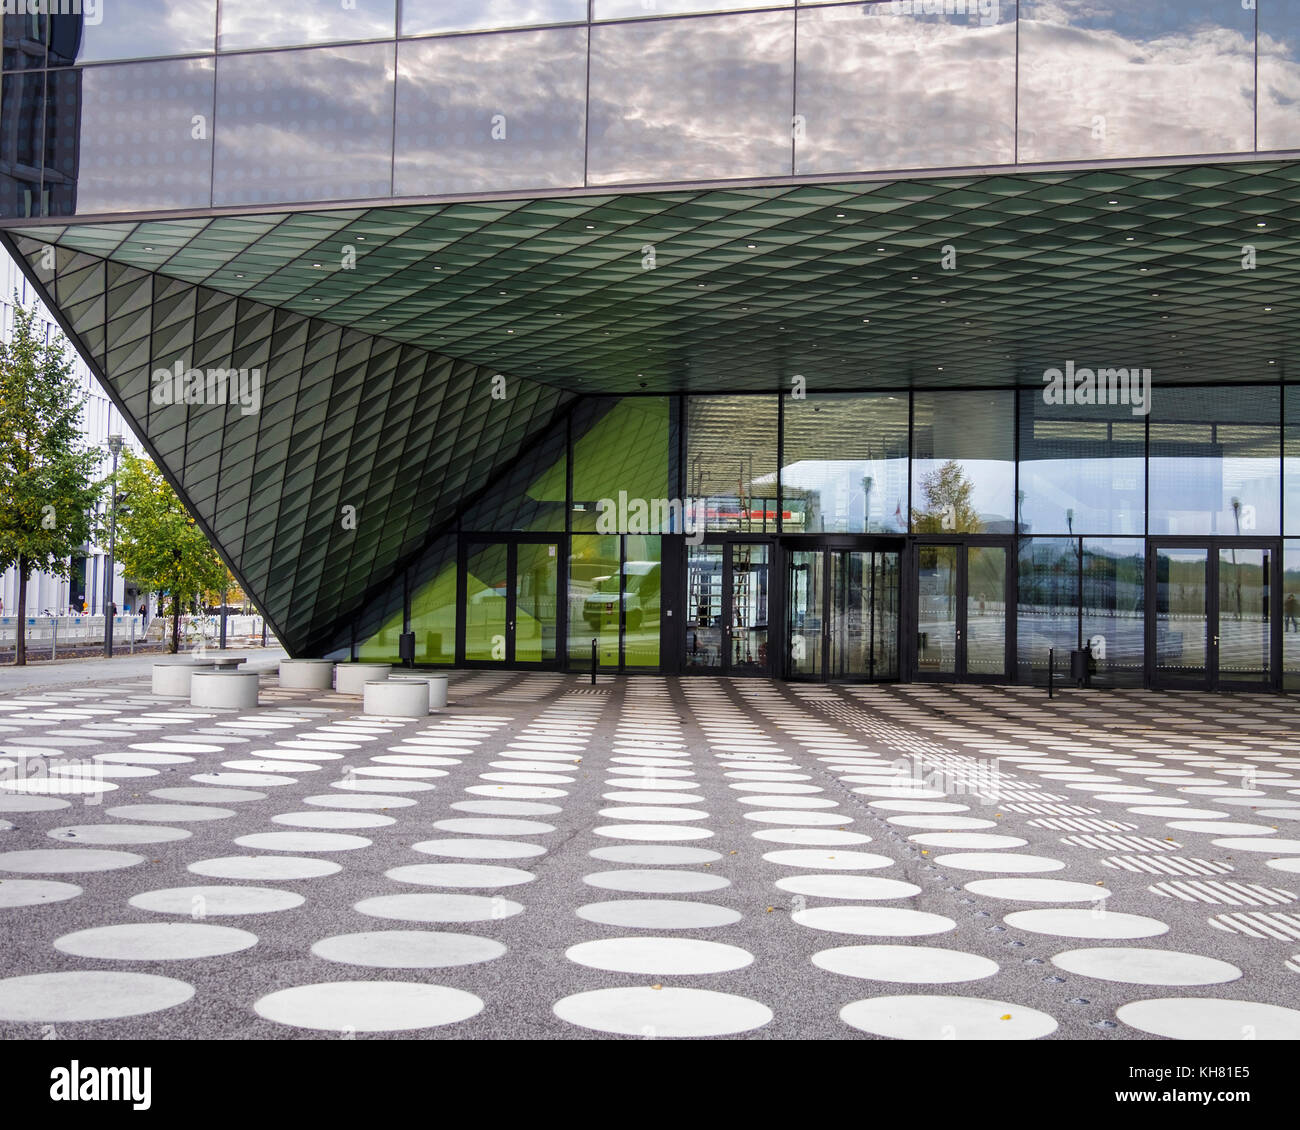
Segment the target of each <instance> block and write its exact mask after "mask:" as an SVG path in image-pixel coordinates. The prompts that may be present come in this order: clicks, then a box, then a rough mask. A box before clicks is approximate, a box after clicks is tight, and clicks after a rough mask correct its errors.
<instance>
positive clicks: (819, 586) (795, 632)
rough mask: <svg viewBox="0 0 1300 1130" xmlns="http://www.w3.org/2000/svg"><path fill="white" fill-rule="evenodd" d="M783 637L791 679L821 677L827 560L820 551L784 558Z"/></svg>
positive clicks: (797, 552) (801, 552) (792, 554)
mask: <svg viewBox="0 0 1300 1130" xmlns="http://www.w3.org/2000/svg"><path fill="white" fill-rule="evenodd" d="M786 562H787V570H788V575H787V577H786V602H787V603H786V610H787V611H786V618H787V625H786V635H787V638H788V639H789V647H790V657H789V664H788V667H787V672H788V674H789V677H790V678H792V679H820V678H821V676H822V666H823V656H822V633H823V631H824V629H825V625H824V623H823V617H824V615H825V611H826V577H825V572H826V559H825V554H824V552H823V551H821V550H795V551H794V552H792V553H790V554H789V555H788V556H787V557H786Z"/></svg>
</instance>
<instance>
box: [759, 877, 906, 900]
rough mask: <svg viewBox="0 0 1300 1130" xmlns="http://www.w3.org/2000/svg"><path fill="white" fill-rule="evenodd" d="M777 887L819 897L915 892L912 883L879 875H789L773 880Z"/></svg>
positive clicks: (890, 896) (877, 897) (874, 896)
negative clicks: (883, 877)
mask: <svg viewBox="0 0 1300 1130" xmlns="http://www.w3.org/2000/svg"><path fill="white" fill-rule="evenodd" d="M776 885H777V887H779V888H780V889H781V890H783V891H790V892H792V893H794V894H797V895H808V896H809V897H811V898H822V899H860V900H862V901H863V902H870V901H873V900H881V899H903V898H911V897H912V896H913V895H919V894H920V893H921V888H920V887H918V886H916V884H915V883H904V882H903V881H902V880H899V879H882V878H879V877H878V876H875V875H844V874H838V875H790V876H787V877H786V878H784V879H778V880H777V881H776Z"/></svg>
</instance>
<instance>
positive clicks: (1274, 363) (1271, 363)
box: [1269, 361, 1277, 365]
mask: <svg viewBox="0 0 1300 1130" xmlns="http://www.w3.org/2000/svg"><path fill="white" fill-rule="evenodd" d="M1269 364H1270V365H1276V364H1277V362H1276V361H1270V362H1269Z"/></svg>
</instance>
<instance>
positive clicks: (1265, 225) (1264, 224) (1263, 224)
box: [1255, 220, 1268, 228]
mask: <svg viewBox="0 0 1300 1130" xmlns="http://www.w3.org/2000/svg"><path fill="white" fill-rule="evenodd" d="M1255 226H1256V227H1257V228H1266V227H1268V224H1266V223H1264V221H1263V220H1260V221H1259V223H1257V224H1256V225H1255Z"/></svg>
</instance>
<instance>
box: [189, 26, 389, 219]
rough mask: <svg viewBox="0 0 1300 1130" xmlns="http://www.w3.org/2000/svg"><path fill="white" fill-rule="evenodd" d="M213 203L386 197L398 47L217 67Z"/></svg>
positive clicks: (241, 59)
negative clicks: (394, 64)
mask: <svg viewBox="0 0 1300 1130" xmlns="http://www.w3.org/2000/svg"><path fill="white" fill-rule="evenodd" d="M217 121H218V122H219V123H220V125H219V128H218V129H217V146H216V161H215V171H214V176H213V181H214V183H213V203H214V204H216V205H222V204H241V203H261V202H264V201H283V200H341V199H352V198H359V197H373V196H387V195H388V194H389V191H390V189H391V185H392V173H391V165H392V140H393V44H392V43H378V44H370V45H365V46H359V47H326V48H317V49H314V50H307V51H291V52H283V53H278V54H275V55H246V56H237V55H227V56H223V57H221V58H220V59H218V60H217Z"/></svg>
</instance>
